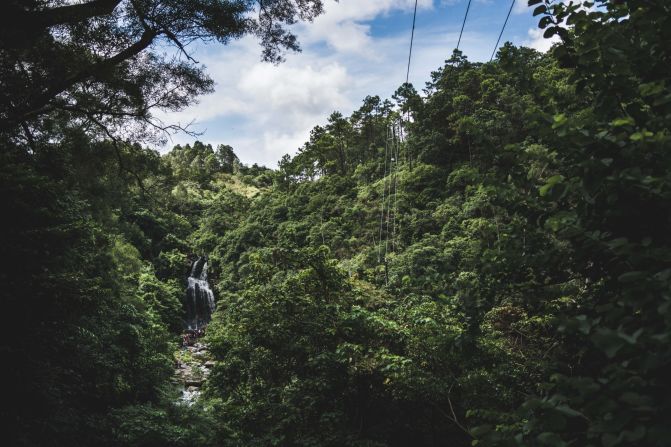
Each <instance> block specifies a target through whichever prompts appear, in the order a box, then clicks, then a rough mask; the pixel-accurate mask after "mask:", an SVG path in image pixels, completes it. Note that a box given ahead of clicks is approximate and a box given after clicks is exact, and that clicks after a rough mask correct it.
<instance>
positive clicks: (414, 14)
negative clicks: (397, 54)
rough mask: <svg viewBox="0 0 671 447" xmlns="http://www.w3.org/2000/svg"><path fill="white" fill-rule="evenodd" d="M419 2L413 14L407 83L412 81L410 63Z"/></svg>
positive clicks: (406, 75)
mask: <svg viewBox="0 0 671 447" xmlns="http://www.w3.org/2000/svg"><path fill="white" fill-rule="evenodd" d="M417 1H418V0H415V12H414V13H413V14H412V33H411V34H410V51H409V52H408V69H407V70H406V72H405V83H406V84H407V83H408V80H409V79H410V61H411V60H412V44H413V42H414V41H415V22H416V21H417Z"/></svg>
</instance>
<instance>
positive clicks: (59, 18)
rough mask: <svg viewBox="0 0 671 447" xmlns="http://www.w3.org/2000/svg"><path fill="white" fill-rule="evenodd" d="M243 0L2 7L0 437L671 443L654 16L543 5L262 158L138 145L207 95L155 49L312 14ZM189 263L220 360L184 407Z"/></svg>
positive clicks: (131, 441) (660, 31) (643, 7)
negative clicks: (519, 28) (253, 15)
mask: <svg viewBox="0 0 671 447" xmlns="http://www.w3.org/2000/svg"><path fill="white" fill-rule="evenodd" d="M61 3H62V2H61ZM252 3H253V2H207V1H200V0H194V1H190V2H172V1H164V0H160V1H159V0H151V1H149V0H147V1H138V2H135V1H128V2H126V1H106V0H98V1H92V2H91V4H95V5H96V7H99V8H101V9H95V10H94V9H92V8H89V9H85V10H82V9H76V7H74V6H67V5H66V6H63V5H61V4H60V3H59V2H49V1H33V2H24V1H20V0H13V1H11V2H9V5H10V6H7V10H8V15H7V17H10V18H13V19H14V22H13V25H12V26H11V27H10V26H9V23H10V22H6V23H5V25H7V26H5V27H4V28H3V30H2V31H1V32H0V44H1V45H0V55H1V56H2V61H3V63H2V67H1V68H0V79H1V81H2V84H1V85H2V87H3V88H2V93H0V97H2V104H3V105H2V108H0V120H1V122H2V124H0V146H1V150H0V159H1V163H0V185H1V191H2V198H3V209H4V210H5V211H4V213H3V216H4V217H3V229H2V231H0V247H1V248H2V253H3V259H4V260H5V262H4V267H3V268H2V269H1V270H0V276H1V277H2V283H3V288H2V289H3V292H2V295H3V303H4V305H3V309H4V315H6V318H5V324H4V325H3V337H2V352H3V357H4V359H5V366H4V367H3V376H4V383H5V388H6V389H5V392H4V398H3V405H2V420H3V421H4V424H3V425H4V426H5V427H6V429H5V430H6V431H5V433H4V434H3V435H2V439H3V440H4V444H5V445H9V446H80V445H81V446H94V445H95V446H100V447H103V446H137V447H140V446H142V447H162V446H175V447H177V446H182V447H199V446H202V447H205V446H361V447H363V446H370V447H372V446H454V447H458V446H471V445H477V446H603V447H614V446H623V447H624V446H631V447H633V446H652V447H655V446H658V447H662V446H668V445H670V444H671V427H670V426H669V418H670V417H671V408H670V406H671V403H670V402H671V401H670V400H669V396H670V395H671V383H670V381H669V377H671V343H670V340H669V338H670V337H671V235H670V233H669V228H670V225H671V135H670V131H671V72H669V69H668V67H669V64H671V45H669V43H671V35H670V33H671V6H669V5H668V4H667V2H663V1H656V0H655V1H637V0H622V1H616V0H599V1H596V2H592V3H590V2H586V4H585V5H584V6H581V5H572V4H571V5H568V4H566V3H563V2H553V1H540V0H531V1H530V2H529V3H530V4H531V5H535V6H536V9H535V14H536V15H538V16H539V20H540V26H541V27H542V28H544V29H545V30H546V31H545V33H546V35H547V37H551V36H553V35H558V36H559V37H560V38H561V41H560V42H559V43H558V44H557V45H555V47H554V48H553V49H552V50H551V51H550V52H548V53H547V54H543V53H539V52H537V51H535V50H532V49H529V48H524V47H516V46H513V45H512V44H506V45H504V46H503V47H502V48H501V49H500V50H499V52H498V53H497V56H496V58H495V59H494V60H493V61H492V62H489V63H475V62H471V61H469V59H468V58H467V57H466V56H465V55H464V54H462V53H461V52H459V51H455V52H454V53H453V54H452V56H451V58H450V59H448V60H447V61H445V63H444V64H443V65H442V66H440V67H438V68H437V69H436V71H435V72H433V73H432V74H431V81H430V82H429V83H428V84H427V85H426V86H425V87H424V88H423V89H422V90H421V91H418V90H417V88H416V87H415V86H412V85H410V84H403V85H401V86H400V87H399V88H398V90H397V91H396V93H395V94H394V95H393V97H392V98H388V99H385V98H379V97H377V96H369V97H366V98H365V99H363V102H362V104H361V107H360V108H359V109H358V110H356V111H355V112H353V113H352V114H351V115H350V116H344V115H343V114H341V113H339V112H334V113H333V114H331V115H330V116H329V117H324V122H323V124H322V125H318V126H316V127H314V129H313V131H312V132H311V136H310V139H309V141H307V142H305V144H304V145H303V146H302V147H301V148H300V150H299V151H298V152H297V153H296V154H295V155H293V156H289V155H287V156H285V157H284V158H282V159H281V160H280V161H279V163H278V167H277V168H276V169H270V168H266V167H263V166H258V165H253V166H248V165H245V164H243V163H241V162H240V161H239V159H238V156H237V155H236V154H235V151H234V148H232V147H230V146H227V145H219V146H216V147H213V146H212V145H210V144H207V143H203V142H200V141H195V142H194V143H192V144H188V145H177V146H174V147H173V148H172V149H171V150H170V151H169V152H167V153H165V154H160V153H159V152H158V151H156V150H154V149H152V148H151V147H152V146H151V145H149V144H148V143H147V141H148V139H151V138H159V139H160V135H161V130H165V125H164V124H163V123H160V122H158V121H156V119H155V118H153V115H152V114H151V110H152V108H153V107H158V108H163V109H167V110H179V109H180V108H183V107H185V106H186V105H188V104H189V103H191V102H192V101H193V99H194V98H195V96H196V95H198V94H200V93H204V92H207V91H209V90H210V89H211V88H212V86H211V81H209V80H208V78H207V76H206V74H205V73H202V72H199V71H198V70H197V69H196V68H194V66H192V65H190V63H189V62H188V60H187V61H184V62H175V61H174V60H173V61H171V60H162V59H161V58H160V55H158V54H157V53H151V52H150V53H146V52H145V53H143V51H145V49H147V48H149V49H151V48H153V47H152V46H151V45H152V43H151V42H149V43H147V42H145V40H147V39H152V41H153V39H157V40H161V39H163V40H161V42H163V44H165V45H168V44H170V45H176V46H177V47H178V49H179V48H181V43H180V42H181V41H182V40H184V39H187V40H188V39H197V38H198V39H217V40H219V41H221V42H224V43H225V42H227V41H228V40H229V39H233V38H237V37H240V36H242V35H244V34H250V33H251V34H254V35H256V36H258V37H259V39H260V41H261V43H262V45H263V51H264V53H263V55H264V57H266V58H267V59H270V60H273V61H278V60H279V59H280V58H281V51H280V50H281V49H282V48H288V49H297V43H296V41H295V39H294V38H293V36H292V35H291V34H290V33H289V31H287V28H285V27H283V26H281V25H282V24H292V23H294V22H295V21H296V20H309V19H310V18H312V17H315V16H316V15H318V14H320V13H321V12H322V10H321V8H322V5H321V2H319V1H288V0H287V1H275V2H268V5H267V9H264V10H263V11H265V12H264V13H263V14H260V15H259V18H258V22H257V23H252V22H251V21H249V20H247V19H246V17H248V16H247V15H246V14H247V13H248V12H249V10H250V8H252V6H250V5H251V4H252ZM593 3H596V5H594V4H593ZM184 4H188V5H189V6H190V9H189V8H186V7H185V6H184ZM48 7H50V8H51V9H47V8H48ZM3 8H5V7H4V6H3ZM12 8H13V9H12ZM68 8H75V9H68ZM109 8H111V9H109ZM115 8H116V9H115ZM186 9H188V12H189V14H186V13H185V10H186ZM36 11H37V12H36ZM40 11H41V12H40ZM45 11H47V12H45ZM49 11H50V13H49ZM110 11H111V12H110ZM10 13H11V14H14V15H13V16H12V15H11V14H10ZM87 14H88V15H87ZM3 20H4V19H3ZM26 24H30V26H26ZM168 25H169V26H168ZM8 30H9V31H8ZM55 30H56V31H55ZM66 31H67V32H66ZM58 32H62V33H63V35H58ZM110 33H111V34H110ZM110 35H112V36H114V39H110ZM82 42H86V43H87V44H89V47H86V48H85V47H84V46H83V44H82ZM145 43H146V45H145V46H144V48H140V46H142V45H144V44H145ZM106 46H107V47H106ZM131 49H132V50H131ZM131 53H133V54H131ZM120 55H121V56H120ZM138 55H144V58H141V57H140V56H138ZM56 56H58V57H56ZM122 56H123V57H122ZM115 58H116V59H115ZM140 59H142V60H140ZM86 64H88V65H86ZM290 149H291V148H287V151H289V150H290ZM198 258H201V259H203V260H204V259H207V265H208V267H207V268H208V269H209V270H208V271H207V275H206V276H205V280H207V281H209V284H210V285H211V287H212V289H213V291H214V297H215V302H216V310H215V311H214V313H213V314H212V319H211V321H210V322H209V324H208V325H207V327H206V331H205V336H204V337H202V338H201V341H202V343H203V344H204V345H206V346H207V356H208V359H210V361H211V362H212V367H211V371H209V375H208V377H207V380H206V381H205V382H204V384H203V386H202V393H201V394H200V395H199V396H198V397H197V398H196V399H194V400H193V401H186V402H185V401H184V400H183V399H181V398H180V393H181V390H180V389H179V387H178V386H176V385H175V383H174V372H175V364H176V363H177V364H179V363H180V361H181V360H183V359H184V356H185V355H190V354H188V353H186V354H185V351H184V348H183V347H181V344H182V333H183V331H184V329H185V327H184V324H185V323H184V322H185V318H186V317H185V312H186V310H185V306H186V302H185V296H186V288H187V277H188V276H189V272H190V270H191V267H192V265H193V264H194V262H195V261H196V260H197V259H198ZM202 262H203V261H201V264H200V268H201V269H202V267H203V264H202ZM196 264H197V263H196ZM193 271H194V270H191V274H192V275H193ZM208 275H209V276H208ZM201 277H202V276H201Z"/></svg>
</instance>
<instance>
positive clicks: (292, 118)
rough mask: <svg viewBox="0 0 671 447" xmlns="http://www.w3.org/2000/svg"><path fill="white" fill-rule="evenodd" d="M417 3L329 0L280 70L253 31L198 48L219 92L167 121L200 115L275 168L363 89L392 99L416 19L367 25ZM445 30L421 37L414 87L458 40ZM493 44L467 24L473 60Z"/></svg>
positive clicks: (427, 1) (210, 131)
mask: <svg viewBox="0 0 671 447" xmlns="http://www.w3.org/2000/svg"><path fill="white" fill-rule="evenodd" d="M443 1H449V0H443ZM452 1H454V0H452ZM418 6H419V7H420V8H422V9H424V10H428V9H430V8H432V7H433V2H432V0H419V3H418ZM413 7H414V0H373V1H360V0H340V2H338V3H335V2H329V3H327V12H326V14H325V15H323V16H320V17H318V18H317V19H316V20H315V22H314V23H312V24H301V25H298V26H296V27H295V31H296V32H297V34H298V37H299V40H300V42H301V44H302V46H303V52H302V53H299V54H289V55H288V56H287V61H286V62H285V63H283V64H280V65H278V66H275V65H269V64H266V63H262V62H260V61H259V54H260V49H259V46H258V44H257V43H256V41H255V40H254V39H253V38H251V37H250V38H245V39H242V40H240V41H237V42H233V43H232V44H230V45H228V46H212V47H200V48H198V49H197V51H196V58H197V59H199V60H200V61H201V62H203V63H204V64H205V65H206V67H207V72H208V73H209V74H210V76H212V78H213V79H214V80H215V82H216V86H215V89H216V91H215V92H214V93H213V94H211V95H207V96H205V97H203V98H201V101H200V103H199V104H197V105H194V106H191V107H190V108H188V109H187V110H185V111H182V112H180V113H177V114H171V115H170V116H162V117H161V118H163V119H164V120H165V121H166V122H181V123H187V122H190V121H192V120H194V121H195V122H196V124H195V126H194V130H196V131H204V130H206V133H205V135H203V136H202V137H201V139H202V140H203V141H205V142H208V143H212V144H213V145H216V144H221V143H223V144H230V145H231V146H233V147H234V149H235V151H236V153H237V154H238V156H239V157H240V159H241V160H242V161H243V162H245V163H254V162H256V163H262V164H266V165H267V166H276V164H277V161H278V160H279V159H280V158H281V157H282V155H284V154H285V153H294V152H295V151H296V150H297V149H298V148H300V147H301V146H302V145H303V143H304V142H305V141H306V140H307V139H308V138H309V134H310V130H311V129H312V128H313V127H314V126H315V125H317V124H323V123H324V122H325V121H326V119H327V117H328V115H329V114H330V113H331V112H333V111H335V110H339V111H341V112H342V113H343V114H346V115H348V114H350V113H351V112H352V111H353V110H355V109H356V108H358V107H359V105H360V103H361V101H362V99H363V98H364V97H365V96H366V95H380V96H381V97H382V98H383V99H384V98H389V97H390V96H391V95H392V94H393V92H394V90H395V89H396V88H397V87H398V86H400V85H401V84H402V82H403V81H404V80H405V74H406V62H407V57H408V53H407V51H408V38H409V35H408V34H409V25H410V24H408V29H407V30H405V29H403V30H399V32H398V34H394V35H386V36H385V37H380V36H376V37H373V36H372V35H371V29H370V25H369V21H370V20H373V19H375V18H377V17H380V16H383V15H385V14H391V13H393V12H394V11H399V10H402V11H405V12H406V13H411V12H412V8H413ZM459 25H460V22H459ZM445 28H446V27H444V26H442V25H441V26H440V28H437V29H431V28H430V27H426V26H423V27H422V29H421V32H420V33H416V34H415V46H414V50H413V60H412V67H411V71H410V81H411V82H412V83H413V84H414V85H415V87H416V88H417V89H418V90H421V89H422V88H423V87H424V82H425V81H426V80H428V77H429V73H431V71H433V70H435V69H436V68H438V67H439V66H440V65H441V64H442V63H443V61H444V60H445V59H448V58H449V57H450V55H451V51H452V48H453V46H454V45H455V44H456V41H457V38H458V31H459V29H456V30H455V29H451V30H450V32H448V31H447V30H446V29H445ZM494 40H495V39H494V38H493V37H492V36H491V35H487V34H479V33H477V32H473V31H469V30H468V29H467V30H466V32H465V33H464V36H463V39H462V46H461V48H462V49H463V50H464V51H465V53H466V54H468V56H469V58H471V59H472V60H489V56H490V54H491V51H492V48H491V46H492V44H493V41H494ZM192 141H193V137H191V136H188V135H183V134H178V135H175V136H174V137H173V143H175V144H177V143H180V144H184V143H189V142H192ZM167 149H168V148H164V149H163V150H167Z"/></svg>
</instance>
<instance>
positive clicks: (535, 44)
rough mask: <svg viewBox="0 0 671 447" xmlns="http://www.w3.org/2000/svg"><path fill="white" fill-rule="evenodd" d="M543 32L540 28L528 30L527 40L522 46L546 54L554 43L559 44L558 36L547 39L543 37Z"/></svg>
mask: <svg viewBox="0 0 671 447" xmlns="http://www.w3.org/2000/svg"><path fill="white" fill-rule="evenodd" d="M544 32H545V30H542V29H540V28H530V29H529V31H528V34H529V38H528V39H527V40H525V41H523V42H522V45H524V46H527V47H530V48H533V49H535V50H538V51H541V52H543V53H544V52H546V51H547V50H549V49H550V47H552V45H554V44H555V43H557V42H559V40H560V39H559V36H557V35H554V36H552V37H551V38H549V39H546V38H545V37H543V33H544Z"/></svg>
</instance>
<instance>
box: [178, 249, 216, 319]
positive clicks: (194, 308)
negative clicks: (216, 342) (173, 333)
mask: <svg viewBox="0 0 671 447" xmlns="http://www.w3.org/2000/svg"><path fill="white" fill-rule="evenodd" d="M185 307H186V320H185V322H184V323H185V324H184V326H185V327H186V328H187V329H200V328H202V327H203V326H205V325H207V323H209V321H210V318H211V316H212V312H214V308H215V304H214V292H212V289H210V284H209V283H208V282H207V258H206V257H204V256H203V257H200V258H198V259H197V260H196V261H195V262H194V263H193V265H192V266H191V274H190V275H189V279H188V285H187V288H186V302H185Z"/></svg>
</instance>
